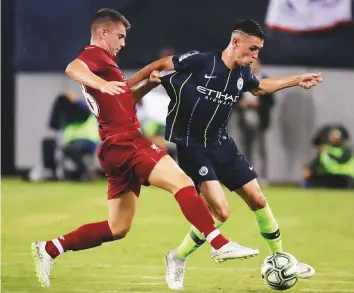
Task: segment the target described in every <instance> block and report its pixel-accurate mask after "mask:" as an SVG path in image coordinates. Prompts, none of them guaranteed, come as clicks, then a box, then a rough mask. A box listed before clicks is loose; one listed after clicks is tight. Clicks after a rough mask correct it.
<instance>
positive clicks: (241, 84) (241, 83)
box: [237, 77, 243, 91]
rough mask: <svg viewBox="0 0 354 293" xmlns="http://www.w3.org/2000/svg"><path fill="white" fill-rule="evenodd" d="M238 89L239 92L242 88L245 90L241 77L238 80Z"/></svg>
mask: <svg viewBox="0 0 354 293" xmlns="http://www.w3.org/2000/svg"><path fill="white" fill-rule="evenodd" d="M237 88H238V90H239V91H240V90H242V88H243V78H242V77H240V78H239V79H238V80H237Z"/></svg>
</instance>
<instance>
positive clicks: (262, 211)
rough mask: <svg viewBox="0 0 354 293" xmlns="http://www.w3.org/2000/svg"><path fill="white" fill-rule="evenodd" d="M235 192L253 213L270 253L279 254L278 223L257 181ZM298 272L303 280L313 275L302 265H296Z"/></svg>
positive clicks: (308, 268) (308, 266)
mask: <svg viewBox="0 0 354 293" xmlns="http://www.w3.org/2000/svg"><path fill="white" fill-rule="evenodd" d="M236 192H237V194H238V195H239V196H240V197H241V198H242V199H243V200H244V201H245V202H246V204H247V205H248V206H249V208H250V209H251V210H252V211H253V213H254V215H255V217H256V220H257V223H258V226H259V230H260V232H261V235H262V236H263V238H264V239H265V240H266V242H267V244H268V247H269V250H270V251H271V253H275V252H281V251H282V250H283V246H282V241H281V235H280V231H279V227H278V223H277V221H276V220H275V218H274V216H273V213H272V211H271V209H270V207H269V205H268V203H267V200H266V199H265V197H264V195H263V193H262V190H261V188H260V187H259V184H258V182H257V179H254V180H252V181H250V182H248V183H247V184H245V185H244V186H243V187H242V188H240V189H238V190H236ZM298 271H299V276H300V278H303V279H308V278H311V277H312V276H313V275H314V274H315V269H314V268H313V267H311V266H310V265H307V264H304V263H298Z"/></svg>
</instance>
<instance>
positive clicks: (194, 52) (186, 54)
mask: <svg viewBox="0 0 354 293" xmlns="http://www.w3.org/2000/svg"><path fill="white" fill-rule="evenodd" d="M198 53H199V52H198V51H191V52H188V53H185V54H183V55H181V56H180V57H179V58H178V61H179V62H181V61H183V60H184V59H186V58H188V57H190V56H193V55H195V54H198Z"/></svg>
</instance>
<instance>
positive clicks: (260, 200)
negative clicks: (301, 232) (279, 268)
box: [237, 179, 283, 253]
mask: <svg viewBox="0 0 354 293" xmlns="http://www.w3.org/2000/svg"><path fill="white" fill-rule="evenodd" d="M237 193H238V194H239V195H240V196H241V197H242V199H243V200H244V201H245V202H246V203H247V205H248V206H249V207H250V209H251V210H252V211H253V213H254V215H255V217H256V220H257V223H258V227H259V231H260V233H261V235H262V237H263V238H264V239H265V241H266V242H267V244H268V247H269V250H270V251H271V252H272V253H274V252H281V251H282V249H283V247H282V241H281V234H280V230H279V226H278V223H277V221H276V220H275V218H274V216H273V213H272V211H271V209H270V207H269V205H268V204H267V201H266V199H265V197H264V196H263V194H262V192H261V189H260V187H259V185H258V182H257V180H256V179H254V180H252V181H250V182H248V183H247V184H245V185H244V186H243V187H242V188H241V189H239V190H237Z"/></svg>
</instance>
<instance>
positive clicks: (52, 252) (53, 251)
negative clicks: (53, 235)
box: [44, 239, 64, 259]
mask: <svg viewBox="0 0 354 293" xmlns="http://www.w3.org/2000/svg"><path fill="white" fill-rule="evenodd" d="M44 249H45V251H46V252H47V253H48V255H49V256H50V257H51V258H53V259H55V258H56V257H58V256H59V255H60V254H62V253H64V249H63V248H62V246H61V244H60V242H59V240H58V239H53V240H48V241H47V242H46V244H45V248H44Z"/></svg>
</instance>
